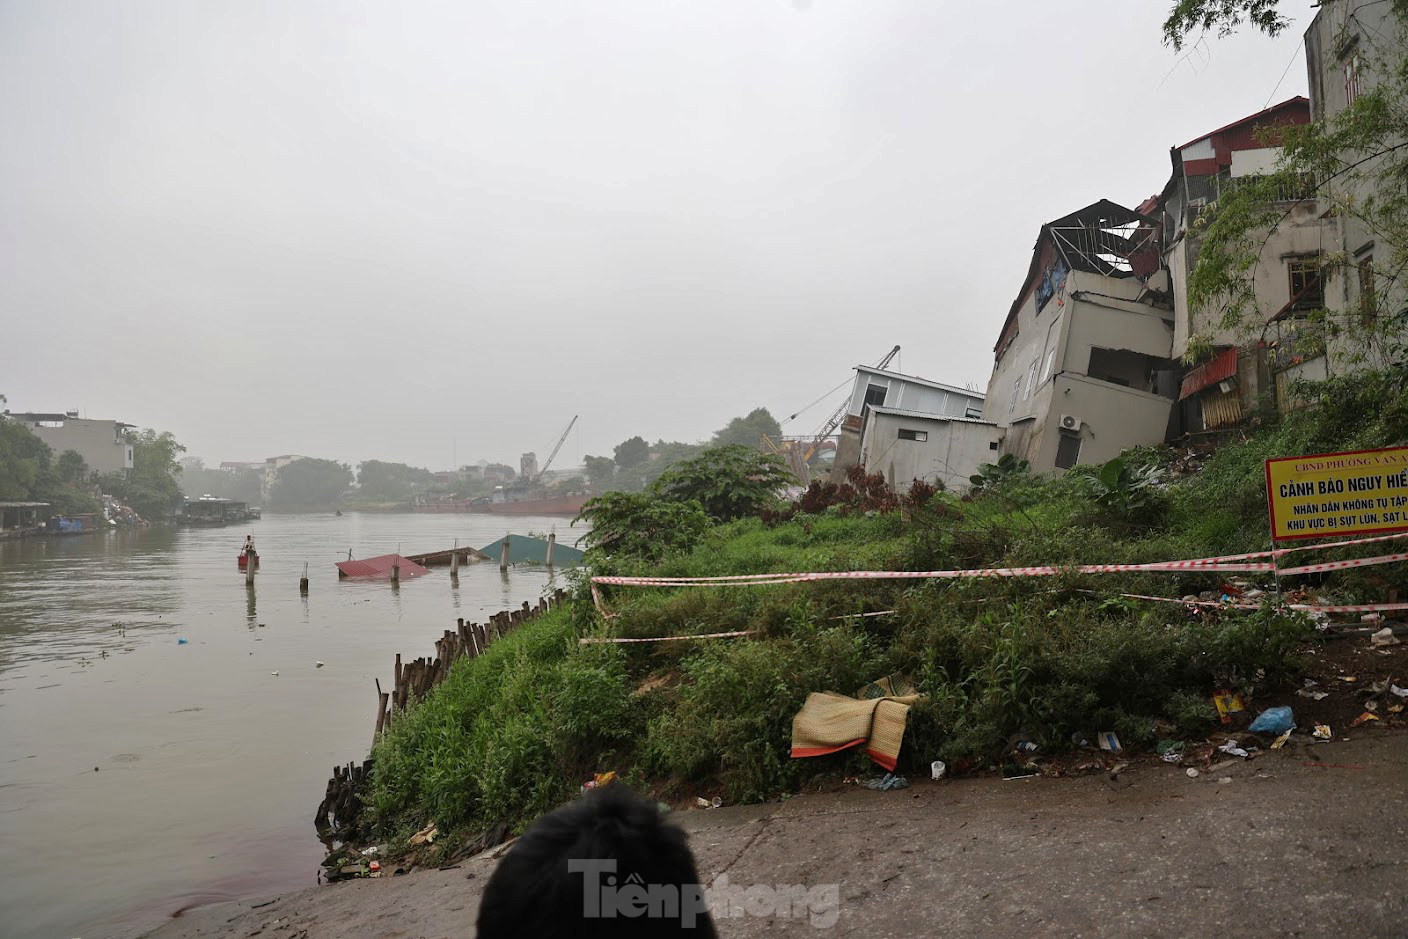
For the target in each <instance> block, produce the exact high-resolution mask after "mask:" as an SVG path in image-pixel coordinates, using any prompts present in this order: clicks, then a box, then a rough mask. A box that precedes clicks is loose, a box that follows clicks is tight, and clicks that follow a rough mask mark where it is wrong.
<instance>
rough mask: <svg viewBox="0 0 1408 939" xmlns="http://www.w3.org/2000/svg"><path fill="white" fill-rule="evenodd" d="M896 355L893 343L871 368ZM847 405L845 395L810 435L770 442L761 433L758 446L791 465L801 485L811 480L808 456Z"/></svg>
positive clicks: (836, 423)
mask: <svg viewBox="0 0 1408 939" xmlns="http://www.w3.org/2000/svg"><path fill="white" fill-rule="evenodd" d="M899 354H900V347H899V346H895V347H894V348H893V349H891V350H890V351H889V352H888V353H887V354H886V355H885V357H884V358H882V359H881V360H880V361H879V362H877V363H876V365H875V367H876V368H884V367H885V366H887V365H889V364H890V362H892V361H893V360H894V358H895V356H897V355H899ZM838 390H839V386H838V387H837V388H833V389H832V390H831V391H828V392H827V393H826V394H825V395H824V396H823V397H822V398H820V399H818V400H817V401H813V402H812V404H809V405H807V407H805V408H803V409H802V410H803V411H806V410H808V409H810V408H811V407H812V406H814V405H816V404H818V403H820V402H821V401H823V400H825V399H826V398H829V397H831V395H832V394H833V393H834V392H835V391H838ZM850 407H851V399H850V397H849V396H847V398H846V400H845V401H842V402H841V406H840V407H838V408H837V409H836V410H835V412H834V413H832V415H831V416H830V417H828V418H827V419H826V423H825V424H823V425H822V426H821V430H820V431H819V432H818V433H816V434H813V435H812V436H811V437H810V438H807V437H782V438H780V439H778V440H777V441H776V442H774V441H773V440H772V438H771V437H768V436H767V435H766V434H765V435H764V436H763V439H762V441H761V445H762V449H764V450H766V451H769V452H771V453H773V454H774V455H776V456H778V457H780V458H781V459H782V460H783V461H784V462H786V463H787V465H788V466H789V467H791V469H792V473H793V475H795V476H796V477H797V479H798V481H799V482H801V484H802V485H803V486H805V485H807V484H808V483H809V482H810V481H811V468H810V465H809V464H810V463H811V460H812V458H813V457H815V456H816V455H817V451H819V450H820V449H821V445H822V444H823V443H825V442H826V438H828V437H830V436H831V435H832V434H834V433H835V432H836V428H837V427H839V426H840V425H841V421H843V420H845V418H846V412H847V411H849V410H850ZM800 413H801V411H799V412H798V414H800ZM796 418H797V414H793V415H792V416H791V417H789V418H788V419H787V420H788V421H793V420H796Z"/></svg>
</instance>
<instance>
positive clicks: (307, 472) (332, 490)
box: [269, 457, 352, 509]
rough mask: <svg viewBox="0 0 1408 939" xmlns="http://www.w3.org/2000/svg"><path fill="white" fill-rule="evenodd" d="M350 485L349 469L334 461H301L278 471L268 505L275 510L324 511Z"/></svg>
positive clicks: (304, 459)
mask: <svg viewBox="0 0 1408 939" xmlns="http://www.w3.org/2000/svg"><path fill="white" fill-rule="evenodd" d="M351 485H352V469H351V467H349V466H348V465H347V464H346V463H339V462H337V461H336V460H319V459H313V458H311V457H304V458H303V459H301V460H295V461H294V462H292V463H290V464H288V465H287V466H285V467H283V468H282V469H280V470H279V471H278V475H277V476H275V477H274V485H273V488H272V489H271V490H270V491H269V505H270V506H271V507H273V508H279V509H328V508H332V507H333V506H334V505H336V504H337V503H338V502H339V501H340V500H341V499H342V495H343V493H345V492H346V491H347V487H349V486H351Z"/></svg>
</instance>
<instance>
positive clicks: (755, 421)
mask: <svg viewBox="0 0 1408 939" xmlns="http://www.w3.org/2000/svg"><path fill="white" fill-rule="evenodd" d="M764 436H768V437H772V438H773V439H774V440H776V439H777V438H779V437H781V436H782V425H780V424H778V422H777V420H776V419H775V418H774V417H773V416H772V414H771V413H770V412H769V411H768V409H767V408H754V409H753V410H751V411H749V412H748V414H747V415H746V416H744V417H735V418H734V419H733V420H731V421H729V422H728V424H727V425H726V426H725V427H723V428H722V429H721V430H719V431H718V433H716V434H714V439H713V440H712V441H711V444H712V445H713V446H715V447H729V446H740V447H750V448H752V449H754V450H756V449H758V447H759V444H760V443H761V441H762V439H763V437H764Z"/></svg>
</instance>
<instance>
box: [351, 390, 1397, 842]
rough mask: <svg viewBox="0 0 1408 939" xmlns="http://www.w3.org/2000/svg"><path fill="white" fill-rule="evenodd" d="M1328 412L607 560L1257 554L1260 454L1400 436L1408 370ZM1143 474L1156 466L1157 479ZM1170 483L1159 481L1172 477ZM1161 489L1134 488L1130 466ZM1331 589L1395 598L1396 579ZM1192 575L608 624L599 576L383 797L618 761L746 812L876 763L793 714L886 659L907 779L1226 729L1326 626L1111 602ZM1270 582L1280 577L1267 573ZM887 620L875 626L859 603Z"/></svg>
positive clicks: (990, 584) (534, 631)
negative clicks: (1118, 460) (1026, 753)
mask: <svg viewBox="0 0 1408 939" xmlns="http://www.w3.org/2000/svg"><path fill="white" fill-rule="evenodd" d="M1322 397H1323V401H1324V403H1323V404H1322V406H1321V407H1320V408H1319V409H1317V410H1315V411H1313V412H1305V413H1300V414H1297V415H1293V416H1291V417H1289V418H1287V419H1285V420H1282V421H1279V422H1276V423H1273V424H1268V425H1266V426H1264V427H1262V428H1261V429H1259V430H1257V431H1256V432H1254V433H1252V434H1250V435H1249V436H1247V437H1245V438H1244V439H1241V440H1236V441H1231V442H1227V443H1225V444H1224V445H1223V446H1222V447H1221V448H1220V449H1218V450H1217V452H1216V453H1215V455H1212V456H1211V457H1210V458H1209V459H1207V460H1206V462H1205V463H1204V465H1202V466H1201V468H1200V469H1198V470H1197V471H1192V470H1189V469H1188V466H1189V464H1190V463H1191V462H1193V461H1192V460H1191V459H1190V457H1189V454H1187V453H1173V452H1171V451H1158V452H1148V453H1138V454H1131V455H1130V457H1129V460H1128V466H1129V472H1128V473H1127V474H1126V476H1125V477H1123V478H1122V480H1121V481H1119V482H1117V483H1115V484H1113V485H1111V484H1110V483H1109V481H1108V480H1107V483H1106V484H1105V485H1103V486H1102V485H1101V484H1099V483H1098V482H1097V481H1095V480H1094V479H1093V478H1092V476H1091V474H1088V473H1072V474H1068V475H1066V476H1065V477H1062V478H1059V479H1041V478H1036V477H1032V476H1030V475H1028V474H1022V473H1015V474H1012V475H1011V476H1009V477H1007V478H1004V479H1001V480H995V481H994V482H993V483H992V484H990V485H989V486H987V487H985V489H984V491H982V492H980V493H978V494H977V495H975V496H973V497H971V498H969V499H965V500H960V499H957V498H955V497H953V496H951V495H947V494H943V493H940V494H938V495H936V496H934V497H933V498H932V499H928V500H926V501H925V502H924V504H922V505H915V506H911V507H908V508H907V509H906V511H903V512H900V511H894V512H888V513H883V514H875V513H856V514H846V509H845V507H844V506H836V507H833V508H831V509H827V510H825V511H823V512H820V513H817V514H798V515H796V516H794V517H793V518H791V519H790V520H787V521H774V523H773V524H771V525H769V524H765V523H764V522H763V521H762V520H761V519H756V518H750V519H744V520H741V521H736V522H732V523H729V524H725V525H719V526H715V527H712V528H711V529H709V530H708V531H707V532H706V533H705V534H704V535H703V538H702V540H701V541H700V542H699V543H698V544H696V545H695V546H694V547H693V548H692V549H691V550H688V551H685V552H682V553H677V554H674V555H671V556H669V557H666V558H665V559H664V560H662V561H660V562H657V563H646V562H641V561H631V560H629V559H620V558H617V559H610V560H607V559H599V560H598V562H597V564H596V568H595V570H596V571H597V572H605V571H610V572H612V573H629V574H643V573H658V574H665V575H679V576H716V575H722V574H745V573H765V572H777V571H808V570H811V571H817V570H856V569H899V568H903V569H911V570H933V569H940V568H966V567H986V566H1017V565H1027V564H1037V563H1040V564H1053V563H1054V564H1067V563H1082V562H1083V563H1090V562H1148V561H1159V560H1174V559H1179V558H1192V557H1200V556H1207V555H1213V554H1224V553H1232V552H1241V551H1253V550H1259V549H1264V548H1265V547H1266V546H1267V535H1266V510H1265V502H1264V498H1265V496H1264V481H1263V477H1262V474H1261V461H1262V460H1263V459H1265V458H1266V457H1267V456H1272V455H1286V454H1293V453H1312V452H1322V451H1328V450H1337V449H1355V448H1362V447H1371V446H1382V445H1388V444H1394V443H1399V442H1402V441H1403V440H1404V439H1405V438H1408V394H1405V393H1404V390H1403V385H1402V377H1401V376H1390V377H1380V378H1375V379H1372V380H1361V381H1359V382H1356V383H1348V382H1335V383H1332V384H1330V385H1328V386H1326V387H1325V389H1324V391H1323V395H1322ZM1144 467H1155V468H1156V469H1153V470H1148V472H1149V473H1151V474H1153V475H1151V476H1148V477H1145V476H1143V473H1144V472H1145V470H1144V469H1143V468H1144ZM1160 473H1162V474H1163V475H1162V476H1160V475H1159V474H1160ZM1141 478H1143V479H1149V480H1154V481H1155V484H1153V485H1148V486H1142V485H1139V484H1138V482H1137V480H1139V479H1141ZM1384 570H1392V569H1391V568H1366V569H1363V570H1362V571H1360V572H1357V573H1356V572H1349V573H1345V574H1340V575H1336V579H1335V580H1334V581H1333V582H1330V583H1327V584H1325V585H1324V586H1323V587H1322V589H1324V590H1326V591H1329V592H1332V593H1333V594H1334V595H1335V596H1337V597H1341V598H1344V600H1345V601H1352V600H1357V599H1361V598H1370V599H1380V598H1381V597H1382V585H1383V583H1384V581H1383V580H1382V579H1381V574H1380V573H1376V572H1382V571H1384ZM1222 585H1223V581H1222V580H1220V579H1218V578H1215V577H1213V576H1211V575H1206V574H1196V573H1191V572H1190V573H1181V574H1141V575H1123V574H1121V575H1099V576H1076V575H1066V576H1061V577H1055V578H1043V579H1020V580H1002V581H999V580H975V581H964V582H958V581H925V582H886V581H873V582H825V583H812V584H796V585H782V586H768V587H748V588H740V587H731V588H674V589H663V588H651V589H640V588H615V589H610V590H608V591H607V593H606V596H607V603H608V605H609V606H610V608H611V610H612V612H613V613H615V614H616V615H615V616H614V617H613V618H611V619H610V620H609V621H603V620H602V619H601V617H599V616H598V615H597V613H596V611H595V609H594V608H593V606H592V604H591V602H590V599H589V597H588V596H587V593H586V591H585V589H581V590H579V591H578V599H577V600H576V601H575V602H574V603H572V604H569V605H568V606H566V607H564V608H563V609H561V610H559V611H557V612H555V613H553V614H550V615H548V616H546V617H543V618H541V619H539V620H536V621H533V622H531V623H530V624H528V625H526V626H524V627H522V628H521V629H520V630H518V631H517V632H515V633H513V634H511V635H510V636H508V637H507V638H505V639H503V640H501V641H499V642H498V643H496V644H493V645H491V646H490V648H489V649H488V651H487V652H486V654H484V655H482V656H480V657H478V658H476V659H471V660H465V661H462V662H460V663H459V664H458V665H457V666H456V667H455V669H454V670H453V672H452V674H451V676H450V677H449V679H448V680H447V681H446V682H445V683H444V684H442V685H441V686H440V687H439V688H437V689H436V690H435V691H434V692H432V694H431V695H430V696H429V698H428V699H427V700H426V701H425V702H424V703H422V704H421V705H420V706H419V707H417V708H415V709H414V710H413V711H412V713H410V714H409V715H407V716H406V717H405V718H404V719H403V720H402V721H400V722H399V723H398V724H397V726H396V727H395V728H394V729H393V731H392V732H391V733H390V734H389V735H388V736H387V737H386V738H385V739H384V740H383V741H382V742H381V743H380V744H379V745H378V747H377V748H376V758H377V769H376V774H375V784H374V791H373V793H372V795H371V798H370V804H371V810H372V812H373V814H374V816H375V821H376V823H377V824H378V825H380V826H382V827H383V828H385V829H387V830H388V831H393V830H400V829H409V830H414V829H415V828H419V827H421V826H422V825H423V824H424V823H425V822H426V821H428V820H430V819H434V820H435V821H437V822H438V823H439V825H440V826H441V828H442V830H444V829H451V830H458V831H464V832H472V831H476V830H482V829H485V828H488V827H490V826H491V825H493V824H494V823H498V822H508V823H510V824H511V825H514V826H521V825H523V824H525V823H527V822H528V821H529V820H531V819H532V818H533V817H534V816H536V815H537V814H539V813H541V812H542V811H544V810H546V809H548V808H551V807H552V806H554V805H556V804H558V803H560V802H561V801H563V800H565V799H567V798H570V797H571V796H572V794H573V793H575V792H576V790H577V787H578V786H579V785H580V783H581V782H582V780H583V779H586V778H589V777H590V775H591V774H592V773H593V772H596V771H603V770H617V771H618V772H620V773H622V775H624V776H625V777H626V778H627V779H628V780H629V781H632V782H634V783H636V784H638V785H641V786H643V787H647V788H650V789H652V790H653V791H655V792H656V793H657V794H659V795H661V796H662V797H667V798H668V797H671V796H678V795H681V794H690V793H697V792H704V793H719V794H721V795H723V796H724V798H725V799H727V800H729V801H744V800H760V799H766V798H771V797H775V796H776V795H778V794H779V793H784V792H791V791H797V790H798V789H800V788H803V787H805V786H806V785H807V784H808V783H809V781H811V780H812V779H813V778H814V777H817V776H818V775H821V776H828V775H829V776H832V777H834V776H836V775H838V774H842V773H846V772H866V773H869V772H871V770H870V769H867V768H866V767H867V766H868V765H869V764H868V763H867V761H866V760H865V759H864V758H863V757H862V756H860V755H857V754H854V753H853V754H849V755H836V756H832V757H823V758H818V759H808V760H792V759H790V758H789V755H788V750H789V741H790V727H791V720H792V717H793V715H794V714H795V713H796V711H797V710H798V708H799V707H800V706H801V704H802V702H803V700H804V699H805V697H806V695H807V694H808V693H809V692H812V691H825V690H836V691H843V692H852V691H854V690H855V689H856V688H858V687H860V686H861V685H862V684H864V683H865V682H867V681H870V680H872V679H875V678H878V677H880V676H883V675H886V674H891V673H896V672H900V673H904V674H907V675H909V676H911V677H912V678H913V679H914V681H915V684H916V685H917V686H918V687H919V689H920V690H921V691H922V692H924V693H925V695H926V697H925V699H924V700H923V701H922V702H921V703H920V704H919V705H917V706H916V707H915V708H914V709H913V711H912V712H911V715H910V721H909V729H908V732H907V734H906V738H905V742H904V747H903V751H902V753H901V757H900V761H901V762H900V767H899V771H900V772H927V765H928V763H929V761H930V760H933V759H936V758H939V759H945V760H946V761H948V762H949V763H950V764H951V765H953V766H955V767H956V768H957V769H958V770H959V771H960V772H961V771H963V770H964V769H965V768H969V767H984V766H987V765H988V764H989V763H990V762H992V761H994V760H997V759H1000V758H1001V756H1002V755H1003V753H1004V752H1005V751H1006V750H1007V748H1008V747H1009V745H1010V742H1011V741H1012V740H1013V739H1015V738H1017V737H1018V736H1020V738H1022V739H1030V740H1034V741H1036V742H1037V743H1038V744H1039V745H1040V747H1041V752H1043V753H1051V752H1053V751H1058V750H1060V749H1062V748H1065V747H1069V746H1070V737H1071V734H1072V733H1076V732H1080V733H1085V734H1090V733H1093V732H1096V731H1101V730H1110V729H1113V730H1115V731H1116V732H1117V733H1118V734H1119V736H1120V738H1121V740H1122V741H1123V742H1124V744H1125V746H1127V747H1137V746H1144V745H1149V744H1151V743H1152V742H1153V741H1154V740H1155V739H1156V738H1158V737H1162V736H1168V735H1173V734H1178V735H1182V736H1200V735H1203V734H1205V733H1206V732H1208V731H1210V730H1211V729H1212V728H1213V727H1214V719H1215V715H1214V713H1213V710H1212V707H1211V704H1210V701H1209V694H1210V692H1211V691H1212V690H1213V689H1214V688H1216V687H1229V686H1230V687H1236V688H1241V689H1243V690H1245V691H1248V692H1255V691H1256V689H1258V688H1265V687H1267V686H1268V685H1270V684H1273V683H1275V682H1278V681H1282V680H1284V679H1287V678H1289V677H1291V676H1293V675H1294V673H1295V672H1296V670H1297V669H1298V667H1299V664H1300V662H1299V659H1298V655H1297V652H1298V650H1300V649H1302V648H1303V647H1304V645H1305V643H1306V642H1307V640H1309V639H1310V637H1311V636H1312V634H1313V632H1314V630H1313V628H1312V626H1311V624H1310V623H1309V622H1308V621H1307V620H1306V619H1305V618H1303V617H1300V616H1286V615H1281V614H1277V613H1273V612H1272V611H1270V610H1269V609H1268V610H1259V611H1251V612H1237V613H1223V612H1220V611H1214V612H1212V613H1210V614H1207V615H1200V616H1190V615H1189V614H1188V613H1186V612H1185V611H1184V609H1183V608H1182V607H1180V606H1177V605H1174V604H1162V603H1150V602H1145V601H1141V600H1136V599H1131V598H1127V597H1122V596H1119V594H1120V593H1137V594H1152V595H1158V596H1173V597H1177V596H1182V595H1185V594H1188V593H1197V592H1201V591H1209V590H1211V591H1218V592H1220V590H1221V588H1222ZM1262 586H1267V584H1265V583H1263V584H1262ZM877 611H894V612H892V613H887V614H886V615H882V616H875V617H866V618H861V617H857V616H855V615H854V614H857V613H864V612H877ZM731 630H750V631H752V633H753V635H751V636H750V637H748V638H746V639H724V640H701V641H698V642H672V643H640V644H631V645H591V646H581V645H578V643H577V639H578V638H580V637H582V636H589V635H612V636H626V637H650V636H664V635H686V634H698V633H711V632H722V631H731Z"/></svg>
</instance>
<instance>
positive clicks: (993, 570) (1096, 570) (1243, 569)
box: [592, 532, 1408, 606]
mask: <svg viewBox="0 0 1408 939" xmlns="http://www.w3.org/2000/svg"><path fill="white" fill-rule="evenodd" d="M1405 537H1408V532H1397V533H1394V534H1389V535H1378V536H1375V537H1372V538H1353V539H1349V540H1346V541H1332V542H1327V543H1324V544H1317V545H1297V546H1295V547H1293V548H1276V549H1274V550H1271V551H1252V552H1249V553H1247V554H1228V555H1222V556H1220V557H1210V558H1190V559H1188V560H1183V561H1160V562H1155V563H1151V564H1076V565H1071V566H1069V567H1060V566H1056V565H1042V566H1037V567H988V568H975V569H971V570H949V571H796V572H785V573H776V574H735V575H732V576H728V575H725V576H720V577H606V576H601V577H593V578H592V584H593V589H595V585H596V584H611V585H614V586H619V587H753V586H771V585H774V584H798V583H807V582H813V581H822V580H951V579H959V578H985V577H1054V576H1057V575H1059V574H1064V573H1070V574H1114V573H1178V572H1183V571H1197V572H1201V573H1274V574H1276V575H1277V576H1279V577H1286V576H1291V575H1295V574H1312V573H1321V572H1325V571H1337V570H1345V569H1348V568H1353V567H1368V566H1371V565H1375V564H1391V563H1394V562H1396V561H1404V560H1408V552H1400V553H1397V554H1385V555H1379V556H1377V557H1371V558H1351V559H1348V560H1343V561H1324V562H1321V563H1319V564H1304V565H1301V566H1299V567H1286V568H1280V569H1278V568H1277V565H1276V564H1275V563H1274V562H1270V561H1253V560H1251V559H1253V558H1264V557H1279V556H1281V555H1284V554H1290V553H1292V552H1295V551H1313V550H1324V549H1329V548H1342V547H1347V546H1350V545H1361V544H1372V543H1375V542H1381V541H1390V540H1393V539H1397V538H1405ZM594 598H595V599H597V602H598V606H600V597H599V595H596V594H594ZM1165 599H1167V598H1165Z"/></svg>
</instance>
